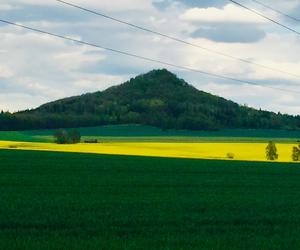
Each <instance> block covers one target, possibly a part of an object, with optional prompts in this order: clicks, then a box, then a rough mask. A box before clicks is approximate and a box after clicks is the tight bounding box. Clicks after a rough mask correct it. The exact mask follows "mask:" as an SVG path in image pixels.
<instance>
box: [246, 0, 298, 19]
mask: <svg viewBox="0 0 300 250" xmlns="http://www.w3.org/2000/svg"><path fill="white" fill-rule="evenodd" d="M251 1H252V2H254V3H257V4H259V5H261V6H263V7H265V8H267V9H270V10H272V11H274V12H277V13H278V14H280V15H282V16H285V17H287V18H289V19H291V20H293V21H296V22H300V18H296V17H294V16H291V15H289V14H286V13H284V12H282V11H280V10H278V9H275V8H273V7H272V6H270V5H267V4H265V3H262V2H260V1H257V0H251Z"/></svg>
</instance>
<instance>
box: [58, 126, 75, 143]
mask: <svg viewBox="0 0 300 250" xmlns="http://www.w3.org/2000/svg"><path fill="white" fill-rule="evenodd" d="M54 138H55V142H56V143H58V144H75V143H79V142H80V139H81V136H80V133H79V131H78V130H71V131H66V130H63V129H60V130H57V131H56V132H55V133H54Z"/></svg>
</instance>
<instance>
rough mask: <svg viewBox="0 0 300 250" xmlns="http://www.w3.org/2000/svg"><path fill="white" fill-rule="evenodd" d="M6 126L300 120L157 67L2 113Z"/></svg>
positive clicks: (262, 124) (232, 124) (282, 125)
mask: <svg viewBox="0 0 300 250" xmlns="http://www.w3.org/2000/svg"><path fill="white" fill-rule="evenodd" d="M0 121H1V122H0V129H2V130H5V129H36V128H58V127H78V126H96V125H104V124H144V125H151V126H156V127H160V128H164V129H189V130H215V129H221V128H263V129H298V128H299V127H300V118H299V117H293V116H289V115H281V114H275V113H273V112H267V111H260V110H255V109H252V108H248V107H245V106H240V105H238V104H236V103H234V102H232V101H228V100H226V99H224V98H221V97H218V96H214V95H211V94H208V93H205V92H203V91H199V90H197V89H196V88H194V87H193V86H191V85H189V84H188V83H186V82H185V81H184V80H182V79H179V78H177V77H176V75H174V74H172V73H171V72H169V71H167V70H165V69H162V70H153V71H151V72H149V73H147V74H144V75H140V76H137V77H136V78H133V79H131V80H129V81H127V82H125V83H123V84H121V85H119V86H114V87H111V88H108V89H107V90H105V91H102V92H96V93H90V94H85V95H82V96H76V97H70V98H66V99H61V100H58V101H54V102H51V103H47V104H44V105H42V106H40V107H39V108H37V109H34V110H27V111H23V112H19V113H16V114H13V115H10V114H2V115H1V116H0Z"/></svg>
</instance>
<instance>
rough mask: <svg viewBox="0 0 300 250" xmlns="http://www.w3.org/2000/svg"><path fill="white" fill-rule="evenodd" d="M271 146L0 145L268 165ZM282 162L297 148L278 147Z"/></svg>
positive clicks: (4, 144)
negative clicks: (237, 161)
mask: <svg viewBox="0 0 300 250" xmlns="http://www.w3.org/2000/svg"><path fill="white" fill-rule="evenodd" d="M266 145H267V143H180V142H178V143H160V142H109V143H97V144H84V143H80V144H72V145H58V144H54V143H35V142H12V141H0V149H14V150H15V149H18V150H42V151H60V152H80V153H96V154H112V155H136V156H155V157H178V158H193V159H228V156H227V155H228V154H231V155H232V156H234V160H245V161H266V156H265V148H266ZM276 146H277V149H278V153H279V159H278V161H279V162H291V161H292V159H291V154H292V147H293V146H295V145H294V144H283V143H282V144H279V143H277V144H276Z"/></svg>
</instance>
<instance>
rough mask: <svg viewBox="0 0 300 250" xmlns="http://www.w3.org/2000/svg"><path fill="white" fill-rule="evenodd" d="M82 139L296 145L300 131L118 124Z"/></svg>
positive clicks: (32, 137) (32, 134) (9, 134)
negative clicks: (210, 129) (168, 128)
mask: <svg viewBox="0 0 300 250" xmlns="http://www.w3.org/2000/svg"><path fill="white" fill-rule="evenodd" d="M78 130H79V131H80V133H81V135H82V139H83V140H85V139H91V138H92V139H99V141H140V142H153V141H155V142H169V141H170V142H176V141H177V142H178V141H185V142H199V141H203V142H207V141H209V142H210V141H211V142H214V141H216V142H220V141H221V142H231V141H232V142H266V141H269V140H274V141H276V142H288V143H290V142H296V141H297V140H299V139H300V130H299V131H298V130H297V131H296V130H262V129H260V130H255V129H224V130H218V131H188V130H161V129H159V128H155V127H150V126H142V125H115V126H100V127H87V128H79V129H78ZM54 132H55V131H54V130H32V131H0V140H10V141H29V142H47V141H53V134H54Z"/></svg>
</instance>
